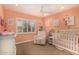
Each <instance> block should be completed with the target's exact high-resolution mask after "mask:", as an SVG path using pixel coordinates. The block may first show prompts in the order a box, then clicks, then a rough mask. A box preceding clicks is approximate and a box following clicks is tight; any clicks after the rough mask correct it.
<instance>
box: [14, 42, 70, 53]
mask: <svg viewBox="0 0 79 59" xmlns="http://www.w3.org/2000/svg"><path fill="white" fill-rule="evenodd" d="M16 49H17V50H16V52H17V55H70V53H68V52H65V51H62V50H59V49H57V48H55V47H54V46H53V45H49V44H46V45H44V46H42V45H35V44H34V43H33V42H28V43H22V44H17V45H16Z"/></svg>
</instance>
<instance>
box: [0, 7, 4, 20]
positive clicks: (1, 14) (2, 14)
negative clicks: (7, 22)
mask: <svg viewBox="0 0 79 59" xmlns="http://www.w3.org/2000/svg"><path fill="white" fill-rule="evenodd" d="M3 11H4V10H3V6H2V5H0V17H1V18H2V19H3V18H4V12H3Z"/></svg>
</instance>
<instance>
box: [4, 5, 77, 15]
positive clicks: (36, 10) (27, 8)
mask: <svg viewBox="0 0 79 59" xmlns="http://www.w3.org/2000/svg"><path fill="white" fill-rule="evenodd" d="M3 6H4V8H6V9H10V10H14V11H17V12H22V13H27V14H30V15H34V16H42V15H44V16H47V15H51V14H55V13H57V12H61V11H63V10H66V9H70V8H73V7H76V6H78V5H77V4H5V5H3ZM41 9H42V10H41Z"/></svg>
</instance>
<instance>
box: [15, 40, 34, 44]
mask: <svg viewBox="0 0 79 59" xmlns="http://www.w3.org/2000/svg"><path fill="white" fill-rule="evenodd" d="M31 41H33V40H26V41H22V42H17V43H16V44H21V43H26V42H31Z"/></svg>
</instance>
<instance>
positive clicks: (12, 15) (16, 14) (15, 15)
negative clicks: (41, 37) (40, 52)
mask: <svg viewBox="0 0 79 59" xmlns="http://www.w3.org/2000/svg"><path fill="white" fill-rule="evenodd" d="M4 14H5V16H4V19H6V20H7V19H9V18H12V20H13V21H14V24H13V25H11V26H7V30H8V31H13V32H15V33H16V18H18V17H20V18H25V19H33V20H34V22H35V32H34V33H27V34H18V35H17V37H16V42H22V41H26V40H32V39H33V37H34V35H35V34H36V32H37V30H38V26H39V23H40V22H41V20H40V17H36V16H32V15H28V14H23V13H19V12H15V11H12V10H8V9H5V8H4Z"/></svg>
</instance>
